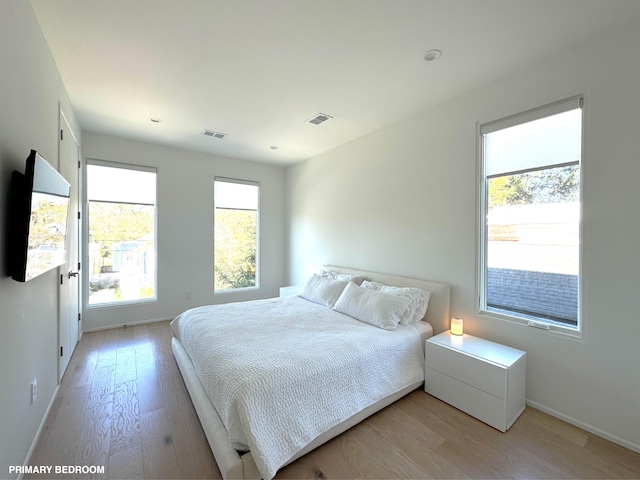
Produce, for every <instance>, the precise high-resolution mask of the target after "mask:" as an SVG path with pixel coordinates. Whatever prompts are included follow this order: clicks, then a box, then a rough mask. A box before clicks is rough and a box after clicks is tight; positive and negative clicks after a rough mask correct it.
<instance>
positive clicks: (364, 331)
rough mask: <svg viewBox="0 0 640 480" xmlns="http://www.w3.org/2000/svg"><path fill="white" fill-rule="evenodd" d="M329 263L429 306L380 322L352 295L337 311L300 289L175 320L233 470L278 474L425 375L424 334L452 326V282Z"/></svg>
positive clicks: (203, 409) (183, 360) (227, 470)
mask: <svg viewBox="0 0 640 480" xmlns="http://www.w3.org/2000/svg"><path fill="white" fill-rule="evenodd" d="M324 270H325V271H330V272H334V274H339V275H350V276H354V277H358V278H360V279H361V280H362V279H364V280H365V281H367V282H378V284H383V285H392V286H396V287H414V288H418V289H421V290H425V291H428V292H430V294H431V295H430V297H429V298H428V309H427V311H426V314H425V315H424V318H423V319H422V321H418V322H411V323H408V324H406V325H405V324H398V325H397V327H395V326H392V327H387V326H385V325H377V326H378V327H380V328H376V326H372V325H369V324H367V322H369V318H363V319H362V321H359V320H357V319H354V318H352V317H351V316H350V315H347V314H345V313H344V311H346V310H345V309H346V308H349V305H348V304H345V303H344V301H343V299H344V296H342V298H339V299H338V302H335V308H336V309H338V311H337V312H336V311H334V310H332V309H331V308H327V306H326V305H321V304H319V303H320V302H319V303H316V302H313V301H308V299H307V298H301V297H298V296H291V297H284V298H277V299H266V300H257V301H254V302H241V303H238V304H227V305H216V306H208V307H199V308H196V309H192V310H189V311H187V312H185V313H183V314H182V315H180V316H178V317H176V319H174V321H173V322H172V323H171V330H172V335H173V338H172V349H173V352H174V356H175V358H176V362H177V363H178V366H179V368H180V371H181V373H182V376H183V378H184V381H185V384H186V386H187V390H188V391H189V394H190V396H191V399H192V401H193V404H194V407H195V409H196V412H197V414H198V417H199V419H200V422H201V424H202V428H203V430H204V432H205V434H206V436H207V440H208V442H209V445H210V446H211V450H212V452H213V454H214V457H215V459H216V462H217V464H218V467H219V468H220V472H221V473H222V476H223V478H224V479H225V480H226V479H231V478H265V479H270V478H272V477H273V476H274V475H275V473H276V472H277V470H278V469H280V468H281V467H283V466H284V465H287V464H289V463H291V462H293V461H294V460H296V459H297V458H300V457H301V456H303V455H305V454H306V453H308V452H310V451H311V450H313V449H314V448H316V447H318V446H320V445H322V444H323V443H325V442H326V441H328V440H330V439H331V438H333V437H335V436H337V435H339V434H340V433H342V432H344V431H346V430H347V429H349V428H351V427H352V426H353V425H355V424H357V423H359V422H360V421H362V420H364V419H365V418H367V417H368V416H370V415H372V414H373V413H375V412H377V411H379V410H381V409H382V408H384V407H386V406H388V405H390V404H391V403H393V402H394V401H396V400H398V399H399V398H401V397H402V396H404V395H406V394H408V393H409V392H411V391H413V390H415V389H416V388H418V387H419V386H420V385H422V383H423V382H424V339H425V338H427V337H428V336H431V335H432V334H433V332H434V331H435V332H440V331H443V330H445V329H446V328H447V327H446V326H447V325H448V319H449V295H450V294H449V286H448V285H446V284H444V283H441V282H434V281H428V280H419V279H413V278H408V277H401V276H396V275H387V274H381V273H374V272H369V271H365V270H358V269H352V268H345V267H338V266H332V265H327V266H325V267H324ZM314 277H315V276H314ZM305 288H307V287H306V286H305ZM349 289H351V290H353V292H354V293H358V294H360V293H366V294H367V295H369V293H368V292H364V290H365V289H364V288H358V287H357V286H356V285H353V283H349V284H348V288H345V287H344V286H343V287H342V290H341V291H342V292H345V291H346V290H349ZM371 295H373V294H371ZM307 296H308V294H307ZM345 296H346V295H345ZM385 298H387V299H388V296H386V297H385ZM402 301H404V300H402ZM345 305H346V306H345ZM403 305H404V304H403ZM338 307H339V308H338ZM341 311H342V312H343V313H340V312H341ZM385 312H386V310H385ZM350 313H351V312H350ZM238 315H239V316H240V318H234V317H237V316H238ZM262 315H266V317H265V318H262V317H261V316H262ZM373 317H375V314H374V315H373ZM383 317H384V318H382V320H380V321H382V322H385V321H386V320H385V318H386V313H385V315H383ZM403 323H404V322H403ZM211 324H215V331H209V329H208V327H209V325H211ZM284 330H286V331H287V335H289V334H291V335H298V336H297V337H295V338H297V340H294V341H292V340H290V339H288V338H286V337H285V336H284V333H282V334H281V333H279V332H284ZM296 332H297V333H296ZM354 338H355V339H356V340H354ZM318 339H324V340H322V341H324V342H325V343H322V344H321V343H316V342H319V341H320V340H318ZM336 339H339V341H336ZM231 340H233V341H234V342H237V343H235V344H232V343H231ZM301 352H302V353H301ZM302 354H303V356H301V355H302ZM381 358H383V359H384V360H385V361H380V359H381ZM292 362H293V363H292ZM338 373H339V374H338ZM214 405H215V406H214ZM318 412H322V415H320V414H319V413H318Z"/></svg>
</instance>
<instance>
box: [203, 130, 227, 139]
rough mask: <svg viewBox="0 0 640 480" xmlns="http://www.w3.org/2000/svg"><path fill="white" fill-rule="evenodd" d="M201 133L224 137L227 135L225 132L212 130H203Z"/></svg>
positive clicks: (206, 135)
mask: <svg viewBox="0 0 640 480" xmlns="http://www.w3.org/2000/svg"><path fill="white" fill-rule="evenodd" d="M202 135H204V136H205V137H212V138H224V137H226V136H227V134H226V133H220V132H214V131H213V130H203V131H202Z"/></svg>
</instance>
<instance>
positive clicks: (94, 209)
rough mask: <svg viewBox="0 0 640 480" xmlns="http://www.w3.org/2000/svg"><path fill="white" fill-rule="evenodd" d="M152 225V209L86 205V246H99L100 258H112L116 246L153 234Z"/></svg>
mask: <svg viewBox="0 0 640 480" xmlns="http://www.w3.org/2000/svg"><path fill="white" fill-rule="evenodd" d="M154 223H155V207H154V206H149V205H131V204H126V203H106V202H95V201H94V202H89V242H92V243H99V244H100V257H101V258H108V257H111V255H112V249H113V245H114V244H115V243H120V242H126V241H132V240H139V239H141V238H142V237H144V236H145V235H149V234H152V233H153V229H154Z"/></svg>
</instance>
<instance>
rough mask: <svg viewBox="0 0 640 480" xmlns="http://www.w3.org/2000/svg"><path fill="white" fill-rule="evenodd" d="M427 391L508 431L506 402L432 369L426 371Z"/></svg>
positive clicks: (495, 426) (501, 429) (479, 418)
mask: <svg viewBox="0 0 640 480" xmlns="http://www.w3.org/2000/svg"><path fill="white" fill-rule="evenodd" d="M425 377H426V382H425V390H426V391H427V392H428V393H430V394H431V395H433V396H434V397H437V398H440V399H441V400H444V401H445V402H447V403H448V404H449V405H453V406H454V407H456V408H457V409H458V410H462V411H463V412H466V413H468V414H469V415H471V416H473V417H476V418H477V419H478V420H482V421H483V422H484V423H487V424H489V425H491V426H492V427H494V428H497V429H498V430H500V431H502V432H504V431H506V430H507V428H508V426H507V418H506V409H505V402H504V400H502V399H501V398H497V397H494V396H493V395H489V394H488V393H486V392H483V391H482V390H478V389H477V388H474V387H472V386H470V385H467V384H466V383H462V382H460V381H458V380H456V379H455V378H451V377H449V376H447V375H444V374H442V373H440V372H438V371H437V370H433V369H431V368H428V367H427V369H426V371H425Z"/></svg>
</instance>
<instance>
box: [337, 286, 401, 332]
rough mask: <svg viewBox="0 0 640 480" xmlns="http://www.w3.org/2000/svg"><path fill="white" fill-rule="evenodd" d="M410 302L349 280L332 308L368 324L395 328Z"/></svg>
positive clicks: (387, 328) (389, 328)
mask: <svg viewBox="0 0 640 480" xmlns="http://www.w3.org/2000/svg"><path fill="white" fill-rule="evenodd" d="M410 303H411V302H410V301H409V299H407V298H404V297H400V296H398V295H388V294H386V293H382V292H378V291H377V290H372V289H370V288H362V287H359V286H358V285H356V284H355V283H354V282H349V284H348V285H347V287H346V288H345V289H344V291H343V292H342V295H340V298H338V301H337V302H336V306H335V307H334V308H333V309H334V310H335V311H336V312H340V313H344V314H345V315H349V316H350V317H353V318H355V319H356V320H360V321H361V322H364V323H368V324H369V325H373V326H375V327H379V328H383V329H385V330H395V328H396V327H397V326H398V322H399V321H400V318H401V317H402V315H403V314H404V312H405V311H406V310H407V309H409V304H410Z"/></svg>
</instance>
